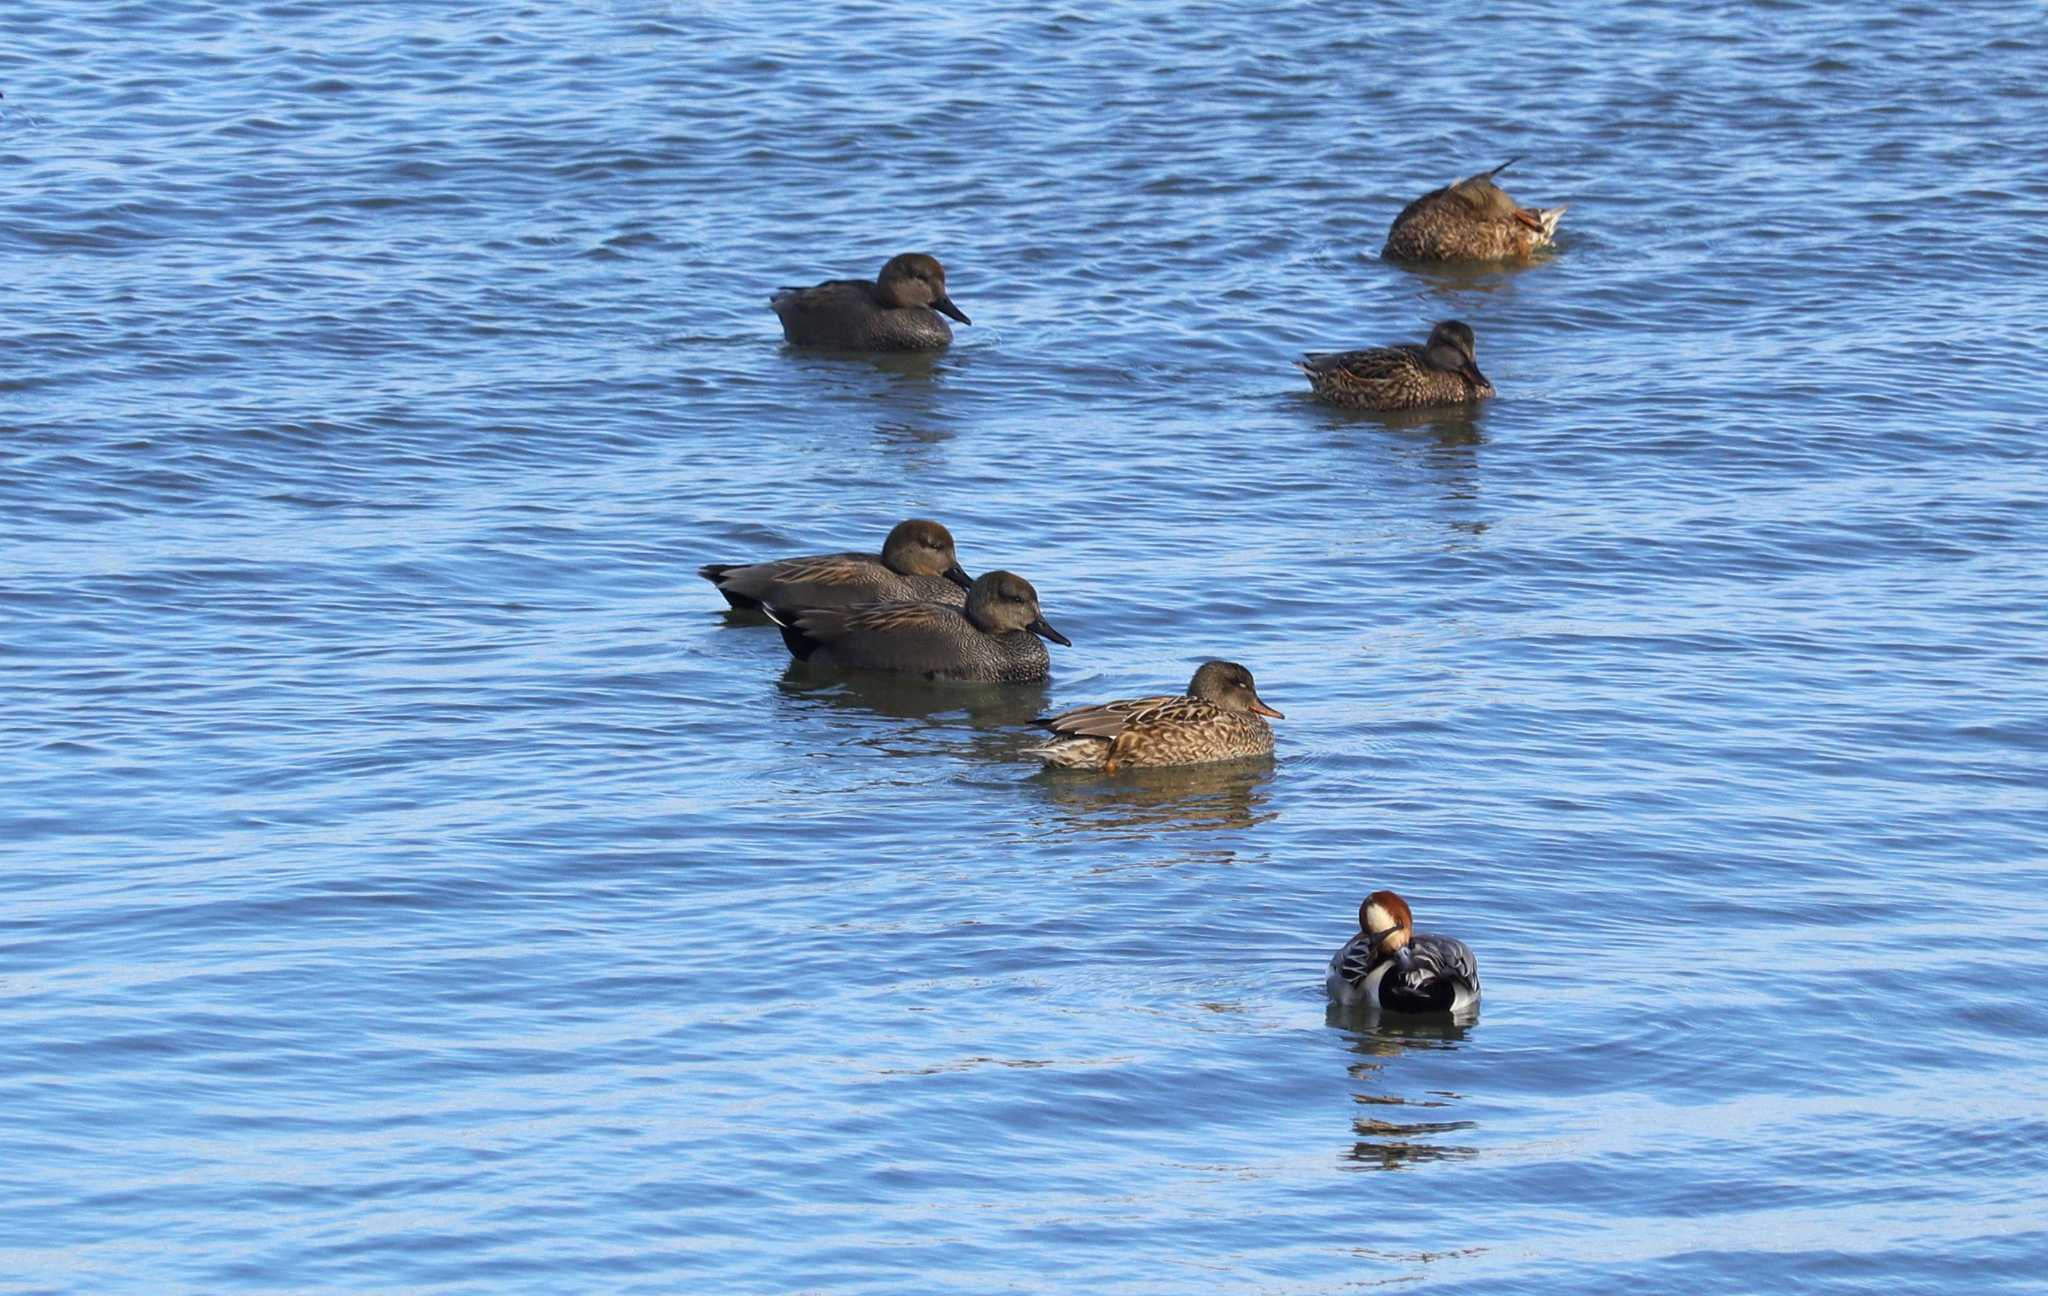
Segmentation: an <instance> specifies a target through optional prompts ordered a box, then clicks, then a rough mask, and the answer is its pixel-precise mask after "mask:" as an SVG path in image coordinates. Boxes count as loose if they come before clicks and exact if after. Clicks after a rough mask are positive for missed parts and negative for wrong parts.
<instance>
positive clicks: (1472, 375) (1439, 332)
mask: <svg viewBox="0 0 2048 1296" xmlns="http://www.w3.org/2000/svg"><path fill="white" fill-rule="evenodd" d="M1477 345H1478V340H1477V339H1475V338H1474V337H1473V336H1472V326H1471V325H1470V324H1466V323H1464V322H1462V321H1459V320H1444V321H1442V322H1441V323H1439V324H1438V325H1437V326H1436V327H1435V328H1433V329H1431V330H1430V331H1429V342H1428V344H1427V345H1426V347H1425V348H1424V350H1423V363H1425V364H1427V365H1428V366H1429V367H1430V368H1432V369H1440V370H1442V371H1443V372H1444V373H1454V374H1457V375H1458V376H1459V377H1461V378H1463V379H1464V380H1465V381H1466V382H1468V383H1471V384H1472V385H1473V386H1474V387H1481V386H1484V385H1485V384H1486V375H1485V374H1483V373H1480V372H1479V361H1478V359H1477V354H1476V352H1475V350H1474V348H1475V347H1476V346H1477Z"/></svg>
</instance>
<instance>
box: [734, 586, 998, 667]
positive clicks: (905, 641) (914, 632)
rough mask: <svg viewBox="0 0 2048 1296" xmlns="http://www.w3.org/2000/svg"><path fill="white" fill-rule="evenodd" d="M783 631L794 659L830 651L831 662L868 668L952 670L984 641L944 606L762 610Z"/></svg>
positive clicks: (952, 609) (956, 612)
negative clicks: (824, 650)
mask: <svg viewBox="0 0 2048 1296" xmlns="http://www.w3.org/2000/svg"><path fill="white" fill-rule="evenodd" d="M764 611H766V612H767V613H768V616H769V619H770V620H772V621H774V622H775V623H776V624H777V625H779V626H781V627H782V639H783V642H784V643H786V644H788V645H789V650H790V652H792V653H794V654H795V655H796V656H797V658H798V659H799V660H802V661H809V660H810V659H811V657H812V655H813V654H814V653H816V652H817V651H818V650H819V649H821V648H822V649H829V650H830V652H831V660H832V662H833V664H835V665H839V666H853V667H858V668H862V669H868V670H893V671H912V672H918V673H944V672H950V671H953V670H957V669H958V668H959V667H960V665H961V663H962V661H963V660H965V655H966V654H968V653H970V652H971V651H973V650H974V648H975V646H976V645H977V644H978V642H979V641H980V640H982V639H983V638H984V636H983V635H982V632H981V631H980V630H978V629H976V628H975V625H974V623H973V622H972V621H969V620H968V619H967V614H966V613H965V612H964V611H962V610H961V609H960V608H957V607H953V606H951V605H950V604H946V603H926V602H892V603H865V604H861V605H860V606H857V607H846V608H778V607H775V606H773V605H771V606H769V607H767V608H765V609H764Z"/></svg>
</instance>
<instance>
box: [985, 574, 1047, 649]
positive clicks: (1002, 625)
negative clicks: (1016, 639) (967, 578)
mask: <svg viewBox="0 0 2048 1296" xmlns="http://www.w3.org/2000/svg"><path fill="white" fill-rule="evenodd" d="M967 619H968V620H969V621H972V622H973V623H974V624H975V626H976V627H978V628H979V629H981V630H982V631H984V632H986V633H988V634H1009V633H1011V632H1012V631H1015V630H1029V631H1030V632H1031V633H1032V634H1035V635H1037V636H1038V637H1039V638H1041V639H1050V640H1052V641H1053V642H1054V643H1056V644H1064V645H1065V646H1066V647H1069V648H1072V647H1073V646H1074V641H1073V640H1071V639H1069V638H1067V637H1066V636H1065V635H1063V634H1061V633H1060V632H1059V631H1057V630H1055V629H1053V628H1052V627H1051V626H1049V625H1047V624H1046V621H1045V617H1044V616H1043V615H1041V614H1040V612H1039V610H1038V591H1037V590H1035V589H1033V588H1031V582H1030V581H1028V580H1025V579H1024V578H1023V577H1022V576H1019V575H1017V574H1016V573H1015V572H1006V571H992V572H983V573H982V574H981V577H980V579H978V580H976V581H975V582H974V585H973V587H972V588H970V589H969V590H968V591H967Z"/></svg>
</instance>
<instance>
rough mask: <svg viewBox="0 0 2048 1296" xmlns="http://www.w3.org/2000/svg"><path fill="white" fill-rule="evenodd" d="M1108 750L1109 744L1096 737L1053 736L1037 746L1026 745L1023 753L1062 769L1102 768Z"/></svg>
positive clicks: (1041, 722)
mask: <svg viewBox="0 0 2048 1296" xmlns="http://www.w3.org/2000/svg"><path fill="white" fill-rule="evenodd" d="M1039 723H1040V724H1043V723H1045V722H1044V721H1043V720H1041V721H1039ZM1107 750H1108V744H1106V743H1104V742H1102V741H1101V740H1100V739H1096V738H1053V739H1050V740H1048V741H1047V742H1044V743H1041V744H1040V745H1038V746H1036V747H1026V748H1025V749H1024V752H1023V754H1024V755H1026V756H1030V757H1032V758H1034V759H1036V760H1042V761H1044V762H1045V763H1046V764H1048V765H1057V766H1059V767H1060V768H1062V769H1101V768H1102V761H1103V756H1104V754H1105V752H1107Z"/></svg>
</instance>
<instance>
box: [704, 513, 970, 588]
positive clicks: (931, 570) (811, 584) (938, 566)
mask: <svg viewBox="0 0 2048 1296" xmlns="http://www.w3.org/2000/svg"><path fill="white" fill-rule="evenodd" d="M697 574H698V575H699V576H702V577H703V578H704V579H705V580H708V581H710V582H711V583H712V584H713V585H716V586H717V587H718V592H719V593H720V594H723V595H725V601H726V602H728V603H730V604H732V605H733V606H734V607H736V608H758V607H760V606H761V605H762V604H764V603H775V604H779V605H781V606H783V607H802V608H823V607H853V606H856V605H858V604H861V603H885V602H891V601H896V602H903V601H911V600H920V599H921V600H928V601H930V602H934V603H965V602H966V601H967V590H968V587H969V586H971V585H973V584H974V582H973V581H972V580H970V579H968V576H967V573H966V571H965V570H963V569H962V568H961V566H960V560H959V559H958V558H955V557H954V556H953V533H952V532H951V531H948V530H946V528H944V527H942V526H940V525H939V524H938V523H936V522H934V521H932V520H931V519H929V518H910V519H908V520H907V521H903V522H898V523H897V524H896V525H895V527H894V528H892V529H891V530H890V532H889V538H888V539H886V540H884V541H882V552H881V553H879V554H870V553H831V554H814V555H812V556H810V557H807V558H779V559H775V560H773V561H771V562H758V563H706V564H704V565H703V566H702V567H699V568H698V569H697Z"/></svg>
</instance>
